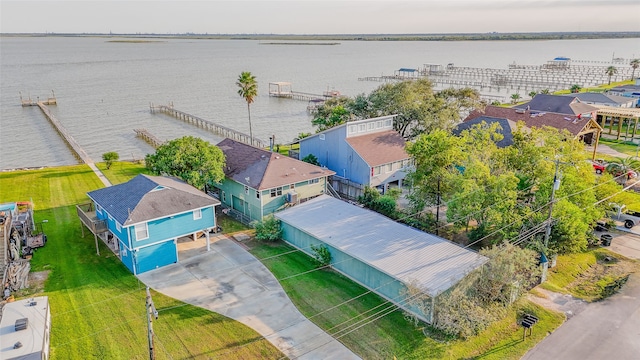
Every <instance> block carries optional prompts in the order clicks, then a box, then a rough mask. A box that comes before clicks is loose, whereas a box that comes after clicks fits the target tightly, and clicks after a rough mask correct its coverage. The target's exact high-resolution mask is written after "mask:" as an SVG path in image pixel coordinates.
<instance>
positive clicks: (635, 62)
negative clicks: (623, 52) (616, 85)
mask: <svg viewBox="0 0 640 360" xmlns="http://www.w3.org/2000/svg"><path fill="white" fill-rule="evenodd" d="M629 65H631V68H632V69H633V70H632V71H631V80H633V79H635V78H636V69H637V68H638V67H640V59H633V60H631V61H630V62H629Z"/></svg>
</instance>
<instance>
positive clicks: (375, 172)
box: [373, 166, 380, 176]
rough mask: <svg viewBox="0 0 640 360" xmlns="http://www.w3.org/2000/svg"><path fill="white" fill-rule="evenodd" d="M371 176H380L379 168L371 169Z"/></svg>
mask: <svg viewBox="0 0 640 360" xmlns="http://www.w3.org/2000/svg"><path fill="white" fill-rule="evenodd" d="M373 175H374V176H375V175H380V166H376V167H374V168H373Z"/></svg>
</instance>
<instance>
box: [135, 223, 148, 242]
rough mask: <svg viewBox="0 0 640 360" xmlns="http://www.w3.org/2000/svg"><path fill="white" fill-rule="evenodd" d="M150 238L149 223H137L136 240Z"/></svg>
mask: <svg viewBox="0 0 640 360" xmlns="http://www.w3.org/2000/svg"><path fill="white" fill-rule="evenodd" d="M148 238H149V228H148V227H147V223H144V224H137V225H136V240H144V239H148Z"/></svg>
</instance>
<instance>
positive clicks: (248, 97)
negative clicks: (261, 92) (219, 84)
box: [236, 71, 258, 145]
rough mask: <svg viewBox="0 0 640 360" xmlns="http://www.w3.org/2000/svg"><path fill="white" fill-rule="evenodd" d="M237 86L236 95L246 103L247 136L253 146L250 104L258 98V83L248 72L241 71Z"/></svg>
mask: <svg viewBox="0 0 640 360" xmlns="http://www.w3.org/2000/svg"><path fill="white" fill-rule="evenodd" d="M236 85H238V87H239V89H238V95H240V96H242V97H243V98H244V100H245V101H246V102H247V111H248V112H249V136H250V137H251V145H253V131H252V130H251V103H252V102H253V100H254V99H255V97H256V96H258V83H257V82H256V77H255V76H253V75H251V73H250V72H248V71H243V72H242V73H241V74H240V76H239V77H238V81H237V82H236Z"/></svg>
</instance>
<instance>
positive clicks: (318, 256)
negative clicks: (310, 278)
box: [311, 245, 331, 267]
mask: <svg viewBox="0 0 640 360" xmlns="http://www.w3.org/2000/svg"><path fill="white" fill-rule="evenodd" d="M311 251H313V258H314V260H315V262H316V264H317V265H318V267H326V266H329V264H331V253H330V252H329V249H328V248H327V247H326V246H325V245H318V246H316V245H311Z"/></svg>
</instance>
